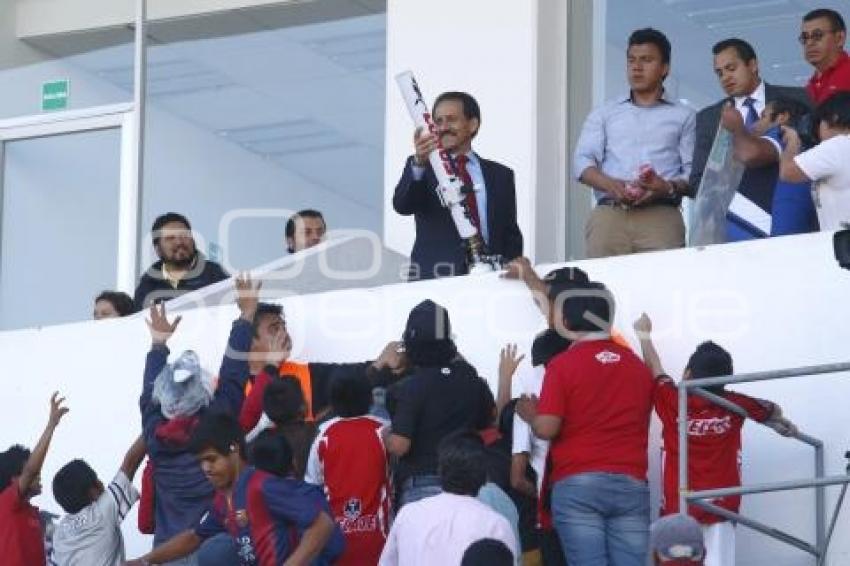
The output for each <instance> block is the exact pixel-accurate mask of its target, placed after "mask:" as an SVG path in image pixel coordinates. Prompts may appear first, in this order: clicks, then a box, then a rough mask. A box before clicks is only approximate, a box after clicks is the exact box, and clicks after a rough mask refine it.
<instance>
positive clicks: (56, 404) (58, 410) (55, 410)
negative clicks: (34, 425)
mask: <svg viewBox="0 0 850 566" xmlns="http://www.w3.org/2000/svg"><path fill="white" fill-rule="evenodd" d="M64 402H65V398H64V397H59V392H58V391H54V392H53V395H51V396H50V417H49V418H48V419H47V426H49V427H51V428H56V425H58V424H59V421H61V420H62V417H64V416H65V415H67V414H68V411H69V410H70V409H68V407H63V406H62V403H64Z"/></svg>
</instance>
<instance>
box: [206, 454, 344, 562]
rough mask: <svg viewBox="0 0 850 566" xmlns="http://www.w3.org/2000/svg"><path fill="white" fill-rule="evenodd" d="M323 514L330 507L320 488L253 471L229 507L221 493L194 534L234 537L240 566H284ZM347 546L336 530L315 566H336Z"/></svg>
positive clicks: (244, 476) (246, 472) (245, 476)
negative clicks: (333, 565)
mask: <svg viewBox="0 0 850 566" xmlns="http://www.w3.org/2000/svg"><path fill="white" fill-rule="evenodd" d="M323 511H324V512H326V513H328V514H330V513H329V510H328V504H327V501H325V498H324V496H323V495H322V492H321V491H320V490H319V489H317V488H316V486H313V485H309V484H306V483H304V482H302V481H300V480H296V479H292V478H281V477H278V476H274V475H272V474H269V473H266V472H264V471H261V470H256V469H254V468H252V467H248V468H246V469H245V470H244V471H243V472H242V473H241V474H240V475H239V478H238V479H237V480H236V483H235V484H234V486H233V491H232V494H231V499H230V501H228V498H227V497H226V496H225V494H224V493H222V492H217V493H216V496H215V499H214V500H213V505H212V508H211V509H210V511H209V512H208V513H206V514H205V515H204V516H203V518H202V519H201V524H200V525H199V526H198V527H196V529H195V533H196V534H197V535H198V536H199V537H200V538H202V539H207V538H209V537H212V536H214V535H217V534H219V533H224V532H226V533H229V534H230V536H231V537H232V538H233V541H234V543H235V545H236V553H237V555H238V557H239V566H279V565H280V564H283V563H284V562H286V560H287V558H289V556H290V555H291V554H292V552H293V551H294V550H295V548H297V546H298V544H299V543H300V541H301V537H302V535H303V534H304V531H305V530H307V529H308V528H309V527H310V526H311V525H312V524H313V522H314V521H315V520H316V519H317V518H318V517H319V514H320V513H321V512H323ZM343 544H344V542H343V540H342V535H341V534H340V532H339V529H334V533H333V534H332V535H331V538H330V540H329V541H328V543H327V544H326V545H325V548H324V549H323V550H322V553H321V554H320V555H319V556H318V557H317V558H316V559H315V560H314V561H313V562H311V564H312V565H313V566H326V565H330V564H333V563H334V560H335V558H336V557H337V556H339V553H340V552H341V550H342V546H343ZM234 566H235V565H234Z"/></svg>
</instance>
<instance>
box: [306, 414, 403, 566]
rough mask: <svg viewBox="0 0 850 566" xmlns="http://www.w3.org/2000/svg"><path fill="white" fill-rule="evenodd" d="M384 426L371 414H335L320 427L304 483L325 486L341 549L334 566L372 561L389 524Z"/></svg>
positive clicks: (382, 544) (388, 488) (381, 543)
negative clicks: (339, 535) (351, 415)
mask: <svg viewBox="0 0 850 566" xmlns="http://www.w3.org/2000/svg"><path fill="white" fill-rule="evenodd" d="M384 427H385V424H384V423H383V422H382V421H381V420H379V419H377V418H375V417H372V416H368V415H365V416H362V417H353V418H339V417H337V418H334V419H331V420H330V421H327V422H325V423H323V424H322V425H321V426H320V427H319V434H318V436H317V437H316V440H315V442H314V443H313V448H312V449H311V450H310V458H309V461H308V464H307V473H306V476H305V478H304V479H305V481H307V482H309V483H315V484H318V485H324V489H325V495H326V496H327V498H328V503H329V504H330V508H331V512H332V513H333V517H334V520H335V521H336V522H337V524H338V525H339V527H340V529H341V530H342V534H343V536H344V537H345V550H344V551H343V553H342V556H340V557H339V558H338V560H337V561H336V562H334V564H338V565H340V566H358V565H361V564H377V563H378V559H379V558H380V556H381V551H382V550H383V549H384V544H385V543H386V541H387V533H388V532H389V524H390V492H391V486H390V476H389V467H388V466H387V455H386V451H385V448H384V442H383V440H382V437H381V433H382V430H383V429H384Z"/></svg>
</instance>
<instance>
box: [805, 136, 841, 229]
mask: <svg viewBox="0 0 850 566" xmlns="http://www.w3.org/2000/svg"><path fill="white" fill-rule="evenodd" d="M794 162H795V163H796V164H797V167H799V168H800V170H802V171H803V173H805V174H806V177H808V178H809V179H811V180H812V197H813V199H814V201H815V209H816V210H817V213H818V221H819V222H820V229H821V230H823V231H833V230H840V229H841V228H842V226H841V222H850V134H842V135H837V136H833V137H831V138H829V139H828V140H826V141H823V142H821V143H819V144H818V145H816V146H815V147H813V148H811V149H810V150H808V151H804V152H803V153H801V154H800V155H798V156H797V157H795V158H794Z"/></svg>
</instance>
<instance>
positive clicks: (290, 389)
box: [263, 375, 307, 426]
mask: <svg viewBox="0 0 850 566" xmlns="http://www.w3.org/2000/svg"><path fill="white" fill-rule="evenodd" d="M306 408H307V403H306V401H305V400H304V391H302V390H301V384H300V383H299V382H298V379H297V378H296V377H295V376H292V375H282V376H281V377H280V378H272V380H271V382H270V383H269V384H268V385H267V386H266V389H265V390H264V391H263V412H264V413H265V414H266V415H268V417H269V419H271V421H272V422H273V423H274V424H276V425H278V426H281V425H285V424H290V423H297V422H301V421H303V420H304V414H305V412H306Z"/></svg>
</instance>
